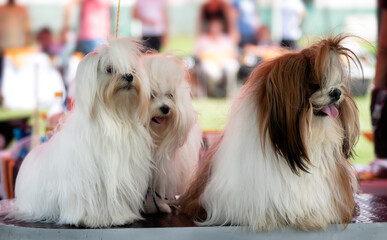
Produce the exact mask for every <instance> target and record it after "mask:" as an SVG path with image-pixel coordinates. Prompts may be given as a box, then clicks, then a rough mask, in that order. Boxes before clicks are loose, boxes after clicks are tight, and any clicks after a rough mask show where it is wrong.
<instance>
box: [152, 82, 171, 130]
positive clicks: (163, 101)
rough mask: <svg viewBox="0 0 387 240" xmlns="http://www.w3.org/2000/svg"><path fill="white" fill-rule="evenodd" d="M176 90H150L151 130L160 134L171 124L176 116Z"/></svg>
mask: <svg viewBox="0 0 387 240" xmlns="http://www.w3.org/2000/svg"><path fill="white" fill-rule="evenodd" d="M175 91H176V89H168V88H167V89H164V90H163V91H160V90H158V89H152V93H151V102H150V115H151V128H152V129H153V130H154V131H156V132H159V133H161V132H162V130H163V129H167V128H168V125H170V124H173V122H174V116H175V115H176V104H175V99H174V96H175Z"/></svg>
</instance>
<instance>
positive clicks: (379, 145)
mask: <svg viewBox="0 0 387 240" xmlns="http://www.w3.org/2000/svg"><path fill="white" fill-rule="evenodd" d="M378 7H379V8H380V10H381V18H380V32H379V43H378V44H379V46H378V53H377V61H376V72H375V79H374V89H373V90H372V99H371V115H372V116H371V117H372V126H373V131H374V147H375V155H376V160H375V161H374V162H373V163H371V173H372V175H373V176H375V177H384V178H386V177H387V1H386V0H381V1H379V6H378Z"/></svg>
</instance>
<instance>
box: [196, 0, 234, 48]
mask: <svg viewBox="0 0 387 240" xmlns="http://www.w3.org/2000/svg"><path fill="white" fill-rule="evenodd" d="M213 19H217V20H220V21H221V25H222V32H223V33H224V34H226V35H228V36H229V37H231V38H232V39H233V41H234V42H235V43H237V42H239V33H238V29H237V26H236V24H235V23H236V21H235V20H236V12H235V11H234V9H233V8H232V6H231V5H230V4H229V3H227V2H224V1H222V0H209V1H207V2H206V3H205V4H203V5H202V6H201V8H200V11H199V19H198V35H200V34H203V33H206V32H207V31H208V28H209V22H210V21H212V20H213Z"/></svg>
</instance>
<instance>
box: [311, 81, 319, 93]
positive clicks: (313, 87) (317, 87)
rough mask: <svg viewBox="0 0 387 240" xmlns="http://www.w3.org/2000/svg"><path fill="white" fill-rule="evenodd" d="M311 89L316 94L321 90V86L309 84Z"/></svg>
mask: <svg viewBox="0 0 387 240" xmlns="http://www.w3.org/2000/svg"><path fill="white" fill-rule="evenodd" d="M309 88H310V90H312V92H316V91H317V90H319V89H320V85H319V84H317V83H311V84H309Z"/></svg>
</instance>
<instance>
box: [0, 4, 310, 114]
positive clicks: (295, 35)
mask: <svg viewBox="0 0 387 240" xmlns="http://www.w3.org/2000/svg"><path fill="white" fill-rule="evenodd" d="M283 1H284V4H283V9H282V14H283V26H284V27H283V30H284V31H283V37H282V41H281V42H280V43H274V42H273V41H272V40H271V37H270V35H271V34H270V29H269V28H268V27H267V26H264V25H262V24H261V23H260V19H259V18H260V17H259V9H258V8H259V6H258V4H257V1H256V0H233V1H223V0H208V1H206V2H204V3H203V4H202V6H201V7H200V9H199V12H198V18H197V19H198V21H197V31H196V36H195V46H194V54H193V56H189V57H191V58H192V59H191V61H193V62H194V63H195V64H194V67H192V70H193V71H192V73H193V74H192V76H194V77H193V78H192V79H191V83H192V85H193V86H194V93H195V95H196V96H208V97H226V96H232V95H234V94H235V92H236V89H237V88H238V85H239V84H240V82H243V80H244V79H245V77H246V76H247V74H248V73H249V71H250V70H251V68H252V67H254V66H255V65H256V64H258V63H259V61H260V60H261V59H265V58H268V57H270V56H275V55H277V54H278V53H279V52H280V51H281V48H280V45H282V46H284V47H287V48H290V49H295V48H297V45H296V42H297V40H298V39H299V38H300V37H301V30H300V25H301V22H302V19H303V17H304V16H305V12H306V11H305V7H304V5H303V3H302V1H301V0H283ZM111 4H112V3H111V1H110V0H70V1H69V2H68V3H67V4H66V5H65V9H64V19H63V26H62V30H61V31H60V33H57V34H54V33H53V32H52V30H51V29H49V28H48V27H44V28H42V29H40V30H39V31H38V32H36V33H35V34H32V32H31V27H30V26H31V23H30V20H29V16H28V10H27V8H26V7H25V6H22V5H20V4H17V0H8V1H7V3H6V4H5V5H3V6H1V7H0V19H1V21H0V61H1V62H0V103H1V105H2V106H4V107H7V108H16V109H18V108H22V109H26V108H27V109H28V108H33V107H36V106H37V105H40V106H43V107H47V106H49V105H50V103H52V101H53V100H54V92H58V91H60V92H63V93H64V96H67V95H71V82H72V81H73V78H74V76H75V71H76V66H77V64H78V63H79V61H80V59H81V57H82V56H84V55H86V54H87V53H89V52H91V51H92V50H93V49H94V48H95V47H96V46H97V45H98V44H100V43H103V42H104V41H106V39H107V37H109V35H111V34H112V32H114V30H115V29H111V26H113V25H114V23H113V24H112V23H111V16H110V15H111V12H110V7H111ZM76 7H79V9H80V11H79V20H78V21H79V22H78V23H77V26H78V32H77V33H76V34H75V33H73V32H72V31H71V28H70V25H71V24H70V23H71V19H72V18H74V12H76V11H75V8H76ZM132 18H133V19H135V20H137V21H139V22H141V29H142V40H143V41H144V44H145V45H146V47H148V49H154V50H156V51H160V50H162V49H163V48H164V47H165V46H166V45H167V44H168V38H169V37H170V36H169V34H168V29H169V25H170V24H173V23H170V22H169V21H168V6H167V0H138V1H136V2H135V4H134V6H133V8H132ZM39 72H40V73H41V74H40V75H39ZM49 73H50V74H49ZM14 79H18V80H14ZM34 79H35V80H34ZM238 80H239V81H240V82H238ZM20 86H25V87H26V89H25V90H24V91H23V90H20ZM34 89H38V90H34ZM67 91H69V92H68V93H66V92H67Z"/></svg>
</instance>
